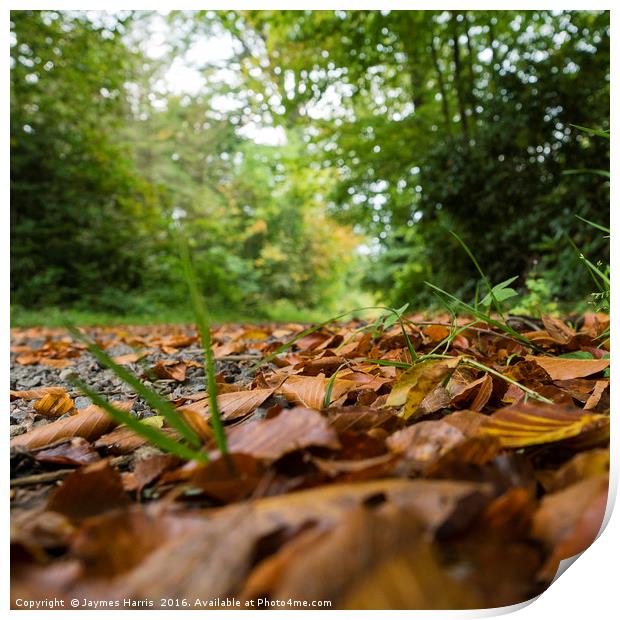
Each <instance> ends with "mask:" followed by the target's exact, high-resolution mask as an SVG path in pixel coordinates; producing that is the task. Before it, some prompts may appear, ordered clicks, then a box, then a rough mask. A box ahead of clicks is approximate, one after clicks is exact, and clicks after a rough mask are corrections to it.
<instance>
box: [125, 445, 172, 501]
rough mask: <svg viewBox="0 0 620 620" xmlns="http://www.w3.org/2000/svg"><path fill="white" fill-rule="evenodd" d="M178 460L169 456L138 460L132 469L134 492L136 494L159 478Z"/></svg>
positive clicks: (152, 455) (152, 456)
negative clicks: (134, 484)
mask: <svg viewBox="0 0 620 620" xmlns="http://www.w3.org/2000/svg"><path fill="white" fill-rule="evenodd" d="M178 462H179V461H178V459H177V458H176V457H175V456H173V455H171V454H157V453H155V454H151V455H149V456H147V457H146V458H141V459H138V460H137V462H136V464H135V465H134V468H133V475H134V481H135V483H136V486H135V489H131V490H135V491H137V492H138V493H140V492H141V491H142V489H143V488H144V487H146V486H148V485H149V484H150V483H151V482H153V481H154V480H156V479H157V478H159V476H161V475H162V474H163V473H164V472H165V471H166V470H167V469H169V468H170V467H172V466H173V465H175V464H178ZM127 490H129V489H127Z"/></svg>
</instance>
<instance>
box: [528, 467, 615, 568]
mask: <svg viewBox="0 0 620 620" xmlns="http://www.w3.org/2000/svg"><path fill="white" fill-rule="evenodd" d="M608 485H609V476H608V474H600V475H598V476H594V477H592V478H586V479H585V480H582V481H581V482H577V483H576V484H572V485H571V486H569V487H567V488H565V489H563V490H562V491H559V492H557V493H552V494H551V495H546V496H545V497H543V499H542V501H541V504H540V508H539V509H538V511H537V512H536V514H535V515H534V521H533V525H532V535H533V536H534V538H536V539H538V540H540V541H542V542H543V543H544V544H545V545H546V547H547V548H548V549H549V550H551V555H550V557H549V558H548V560H547V563H546V564H545V566H544V567H543V569H542V571H541V575H540V576H541V578H543V579H551V578H553V576H554V575H555V572H556V571H557V567H558V564H559V562H560V560H562V559H565V558H568V557H571V556H573V555H576V554H577V553H581V552H582V551H584V550H585V549H587V548H588V547H589V546H590V545H591V544H592V542H594V539H595V538H596V535H597V534H598V532H599V529H600V527H601V524H602V522H603V516H604V514H605V506H606V505H607V490H608Z"/></svg>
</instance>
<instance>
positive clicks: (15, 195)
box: [11, 11, 609, 313]
mask: <svg viewBox="0 0 620 620" xmlns="http://www.w3.org/2000/svg"><path fill="white" fill-rule="evenodd" d="M154 19H159V20H162V19H163V18H162V17H160V16H154V15H153V14H152V13H142V12H124V13H119V14H110V13H92V12H74V11H62V12H61V11H14V12H12V14H11V28H12V37H13V39H12V47H11V59H12V61H11V150H12V156H11V184H12V204H11V215H12V218H11V227H12V289H13V300H14V302H15V303H18V304H21V305H24V306H26V307H32V306H36V305H42V304H47V305H60V306H63V305H71V304H74V305H75V304H84V305H90V306H93V305H94V306H97V305H99V306H102V307H103V306H105V307H110V308H113V309H116V310H125V309H127V307H128V305H131V304H138V305H139V304H141V303H142V304H144V303H147V305H148V304H152V303H160V304H178V303H183V299H184V295H185V289H184V285H183V283H182V282H181V281H180V279H179V275H178V273H179V269H178V257H177V251H176V240H175V234H174V231H175V229H176V226H177V224H178V223H181V224H182V226H183V228H184V230H185V231H186V232H187V234H188V236H189V238H190V243H191V245H192V248H193V251H194V256H195V261H196V263H197V268H198V271H199V274H200V276H201V281H202V283H203V286H204V289H205V291H206V292H207V293H208V294H209V297H210V299H211V300H212V302H213V303H214V304H217V305H220V306H221V307H225V308H231V309H232V308H236V309H244V310H245V309H248V310H252V311H253V312H257V313H260V312H261V311H264V310H265V308H266V307H268V306H270V305H274V304H276V305H277V304H279V303H284V304H291V305H293V306H296V307H298V308H313V307H323V308H327V307H330V306H340V307H342V303H343V300H344V299H346V294H348V293H350V291H351V290H353V289H357V288H358V287H359V286H363V287H364V288H365V289H367V290H369V291H372V292H373V293H374V294H375V295H376V296H377V298H378V299H382V300H386V301H388V302H389V303H394V304H401V303H405V302H409V303H411V304H413V305H417V306H423V305H424V304H427V303H428V302H429V300H432V291H431V290H430V289H429V288H428V287H427V286H426V285H425V281H429V280H430V281H432V282H433V283H435V284H437V285H438V286H440V287H442V288H444V289H446V290H450V291H452V292H454V293H457V294H459V295H470V294H473V292H474V289H475V286H476V282H477V280H478V277H479V276H478V273H477V271H476V269H475V267H474V265H473V264H472V262H471V261H470V260H469V258H468V257H467V255H466V253H465V252H464V251H463V248H462V247H461V246H460V245H459V244H458V243H457V242H456V240H455V239H453V238H452V237H451V236H450V234H449V231H450V230H452V231H454V232H456V233H457V234H458V235H459V236H460V237H461V238H462V239H463V240H464V241H465V242H466V243H467V244H468V246H469V247H470V248H472V250H473V252H474V253H475V255H476V257H477V259H478V261H479V263H480V264H481V265H482V266H483V267H484V270H485V271H486V273H487V274H488V276H489V278H490V279H491V280H493V281H501V280H504V279H506V278H508V277H511V276H515V275H517V276H520V280H519V281H518V285H519V286H521V287H524V286H525V283H526V281H527V280H528V279H529V280H530V281H532V280H534V281H536V280H537V279H543V280H544V281H545V282H546V283H547V288H548V289H549V297H550V298H551V297H553V298H556V299H558V300H561V301H567V302H571V301H574V300H576V299H578V298H581V297H583V290H584V287H587V281H588V273H587V271H586V270H584V269H582V268H581V267H578V266H577V265H578V256H577V253H576V252H575V249H574V246H573V244H575V245H576V246H577V247H579V249H580V250H581V251H583V252H584V253H587V254H588V255H589V256H592V257H593V258H595V259H603V260H604V259H606V258H607V256H608V247H607V244H606V240H605V239H602V238H601V236H600V235H599V234H598V232H597V231H596V230H594V229H592V228H590V227H588V226H586V225H585V224H584V223H583V222H582V221H581V220H579V219H577V218H576V217H575V216H580V217H583V218H585V219H588V220H592V221H595V222H599V223H606V221H607V220H608V217H609V185H608V183H607V182H606V181H605V179H604V178H602V177H601V176H600V175H596V174H592V173H589V172H588V171H592V170H594V171H596V170H606V169H608V165H609V159H608V158H609V143H608V141H605V140H604V139H603V140H601V139H597V138H596V137H595V136H592V135H591V134H588V133H585V132H583V131H581V130H579V129H578V128H577V127H575V126H583V127H592V128H596V129H601V130H607V129H608V128H609V13H608V12H602V11H598V12H596V11H562V12H558V11H199V12H173V13H171V14H170V15H168V16H167V17H166V28H167V31H166V32H167V35H168V37H169V38H170V42H171V44H170V46H169V49H168V52H167V53H166V54H165V55H164V56H163V57H159V58H154V57H153V55H152V54H150V53H149V44H150V43H152V40H153V34H152V31H151V29H150V25H151V24H152V23H153V20H154ZM205 41H206V42H209V41H212V42H213V41H215V43H216V44H219V45H220V46H222V47H226V48H227V52H228V53H227V55H225V57H224V58H222V57H218V58H209V57H208V55H205V58H204V59H203V60H201V61H200V62H199V64H198V69H199V70H200V72H201V75H202V77H203V83H202V85H201V86H200V88H197V89H195V90H194V92H186V93H178V92H171V91H170V90H169V89H168V90H166V89H165V88H163V89H162V88H161V83H162V76H164V75H165V72H166V71H168V70H169V69H170V66H171V65H173V63H174V62H175V59H178V58H182V57H183V55H184V54H187V51H188V50H191V49H192V48H193V47H195V46H196V45H200V44H201V43H204V42H205ZM264 128H271V131H272V132H275V131H276V130H277V131H278V132H279V134H278V135H280V136H281V137H282V138H281V139H280V140H278V141H273V140H272V141H271V142H270V143H268V144H264V143H262V144H261V143H260V140H257V138H256V136H257V135H258V133H259V130H260V129H264ZM141 300H142V301H141ZM144 300H147V301H146V302H144Z"/></svg>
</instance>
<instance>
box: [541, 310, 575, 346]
mask: <svg viewBox="0 0 620 620" xmlns="http://www.w3.org/2000/svg"><path fill="white" fill-rule="evenodd" d="M540 318H541V319H542V322H543V325H544V326H545V329H546V330H547V333H548V334H549V335H550V336H551V338H553V339H554V340H555V341H556V342H558V343H560V344H568V343H569V342H570V341H571V340H572V339H573V338H574V337H575V330H574V329H572V328H571V327H569V326H568V325H566V323H564V321H561V320H560V319H556V318H554V317H552V316H546V315H544V314H543V315H542V316H541V317H540Z"/></svg>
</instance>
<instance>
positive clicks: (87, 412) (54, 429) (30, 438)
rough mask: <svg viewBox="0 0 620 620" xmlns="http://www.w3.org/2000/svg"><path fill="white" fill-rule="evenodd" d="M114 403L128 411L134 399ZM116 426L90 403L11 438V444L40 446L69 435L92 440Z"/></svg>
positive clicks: (30, 446) (29, 446) (106, 415)
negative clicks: (70, 414) (71, 413)
mask: <svg viewBox="0 0 620 620" xmlns="http://www.w3.org/2000/svg"><path fill="white" fill-rule="evenodd" d="M113 404H114V405H115V406H116V407H118V408H119V409H124V410H125V411H128V410H129V409H131V405H132V404H133V401H125V402H115V403H113ZM115 426H116V422H115V421H114V420H113V419H112V418H110V416H108V414H107V413H106V412H105V411H104V410H103V409H100V408H99V407H97V406H96V405H90V406H88V407H86V408H85V409H82V410H80V411H78V413H76V414H75V415H72V416H70V417H68V418H63V419H62V420H56V421H54V422H52V423H50V424H46V425H44V426H37V427H36V428H34V429H32V430H31V431H28V432H27V433H24V434H23V435H18V436H17V437H14V438H13V439H11V446H24V447H26V448H40V447H42V446H46V445H48V444H50V443H54V442H55V441H58V440H59V439H66V438H68V437H83V438H84V439H88V440H89V441H92V440H94V439H97V438H98V437H100V436H101V435H103V434H104V433H107V432H109V431H110V430H111V429H113V428H114V427H115Z"/></svg>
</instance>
